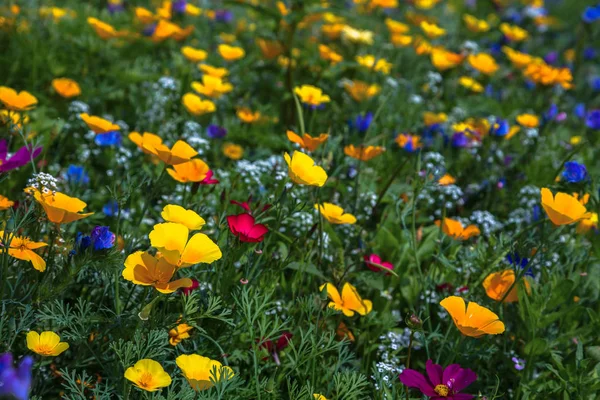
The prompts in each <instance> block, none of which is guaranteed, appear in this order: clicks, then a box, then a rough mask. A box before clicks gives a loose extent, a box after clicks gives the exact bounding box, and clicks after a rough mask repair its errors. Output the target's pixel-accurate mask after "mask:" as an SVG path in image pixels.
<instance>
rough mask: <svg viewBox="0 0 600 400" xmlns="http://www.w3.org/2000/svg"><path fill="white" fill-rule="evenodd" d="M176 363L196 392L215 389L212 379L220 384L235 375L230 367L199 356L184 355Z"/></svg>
mask: <svg viewBox="0 0 600 400" xmlns="http://www.w3.org/2000/svg"><path fill="white" fill-rule="evenodd" d="M175 362H176V363H177V366H178V367H179V368H180V369H181V372H183V376H184V377H185V379H187V381H188V383H189V384H190V386H191V387H192V388H193V389H194V390H196V391H200V390H206V389H210V388H211V387H213V383H212V382H211V379H212V380H213V381H216V382H219V381H220V380H221V379H231V378H232V377H233V376H234V375H235V374H234V372H233V370H232V369H231V368H229V367H228V366H225V365H222V364H221V363H220V362H218V361H216V360H211V359H210V358H208V357H202V356H201V355H198V354H182V355H180V356H179V357H177V358H176V359H175ZM213 372H214V373H213Z"/></svg>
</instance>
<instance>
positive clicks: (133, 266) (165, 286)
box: [122, 251, 193, 293]
mask: <svg viewBox="0 0 600 400" xmlns="http://www.w3.org/2000/svg"><path fill="white" fill-rule="evenodd" d="M176 271H177V267H176V266H175V265H172V264H170V263H169V262H168V261H167V259H166V258H164V257H162V258H159V259H157V258H156V257H154V256H153V255H152V254H150V253H148V252H143V251H136V252H135V253H133V254H130V255H129V256H128V257H127V259H126V260H125V269H124V270H123V273H122V275H123V278H124V279H125V280H128V281H130V282H133V283H135V284H136V285H142V286H152V287H154V288H155V289H156V290H158V291H159V292H161V293H173V292H174V291H176V290H177V289H179V288H182V287H190V286H192V283H193V282H192V280H191V279H190V278H181V279H177V280H175V281H171V279H172V278H173V275H174V274H175V272H176Z"/></svg>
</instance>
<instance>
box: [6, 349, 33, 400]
mask: <svg viewBox="0 0 600 400" xmlns="http://www.w3.org/2000/svg"><path fill="white" fill-rule="evenodd" d="M32 365H33V358H32V357H30V356H25V357H23V358H22V359H21V362H20V363H19V366H18V367H17V368H15V367H14V366H13V356H12V354H11V353H4V354H2V355H0V397H4V396H12V397H11V398H15V399H17V400H27V399H28V398H29V389H30V387H31V367H32Z"/></svg>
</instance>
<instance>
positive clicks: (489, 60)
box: [467, 53, 499, 75]
mask: <svg viewBox="0 0 600 400" xmlns="http://www.w3.org/2000/svg"><path fill="white" fill-rule="evenodd" d="M467 61H468V62H469V64H470V65H471V67H473V68H475V69H476V70H477V71H479V72H481V73H482V74H485V75H493V74H494V73H495V72H496V71H497V70H498V68H499V67H498V64H497V63H496V60H494V57H492V56H490V55H489V54H486V53H479V54H471V55H470V56H469V57H468V58H467Z"/></svg>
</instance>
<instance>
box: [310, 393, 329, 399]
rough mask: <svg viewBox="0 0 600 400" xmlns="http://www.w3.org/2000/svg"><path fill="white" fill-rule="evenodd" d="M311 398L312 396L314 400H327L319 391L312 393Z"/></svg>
mask: <svg viewBox="0 0 600 400" xmlns="http://www.w3.org/2000/svg"><path fill="white" fill-rule="evenodd" d="M313 398H314V400H327V397H325V396H323V395H322V394H319V393H315V394H313Z"/></svg>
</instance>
